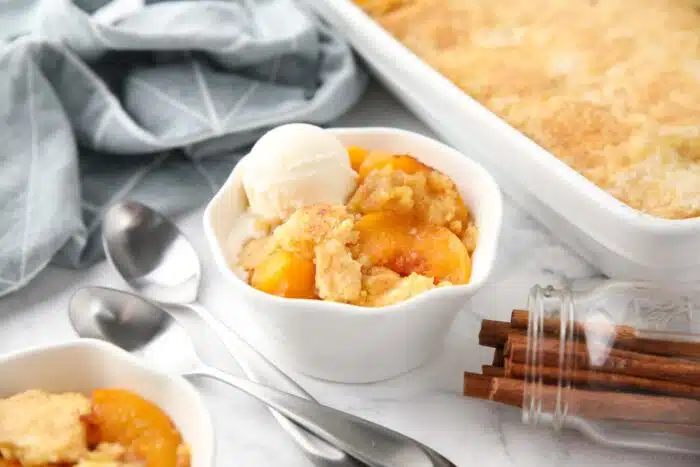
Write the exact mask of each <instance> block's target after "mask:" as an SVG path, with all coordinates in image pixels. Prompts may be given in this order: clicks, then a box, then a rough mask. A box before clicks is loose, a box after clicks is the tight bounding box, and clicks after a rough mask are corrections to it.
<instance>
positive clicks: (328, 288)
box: [314, 239, 362, 303]
mask: <svg viewBox="0 0 700 467" xmlns="http://www.w3.org/2000/svg"><path fill="white" fill-rule="evenodd" d="M314 262H315V264H316V288H317V289H318V296H319V298H321V299H323V300H330V301H334V302H346V303H357V301H358V300H360V297H361V292H362V266H361V265H360V263H359V262H358V261H357V260H355V259H353V257H352V253H351V252H350V249H349V248H348V246H347V245H345V244H343V243H342V242H341V241H339V240H336V239H330V240H326V241H325V242H323V243H321V244H319V245H318V246H317V247H316V256H315V258H314Z"/></svg>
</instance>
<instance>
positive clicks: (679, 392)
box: [482, 360, 700, 422]
mask: <svg viewBox="0 0 700 467" xmlns="http://www.w3.org/2000/svg"><path fill="white" fill-rule="evenodd" d="M490 368H493V367H490ZM532 371H533V370H531V371H530V373H532ZM534 371H535V372H536V374H537V376H541V377H542V380H543V381H544V382H545V383H553V384H557V383H558V382H559V377H560V375H561V372H560V370H559V368H557V367H538V368H537V369H536V370H534ZM482 372H483V373H484V374H485V375H489V376H505V377H509V378H517V379H525V378H526V376H527V374H528V366H527V365H524V364H522V363H514V362H512V361H511V360H507V361H506V362H505V368H503V371H502V374H498V373H497V372H495V371H489V373H487V371H483V370H482ZM566 379H567V380H568V381H570V382H571V383H572V384H573V385H574V386H579V387H581V386H589V387H591V388H593V389H595V388H605V389H625V390H630V391H636V392H639V391H646V392H651V393H657V394H665V395H668V396H677V397H685V398H689V399H700V387H698V386H692V385H689V384H681V383H675V382H671V381H659V380H653V379H649V378H640V377H637V376H629V375H621V374H615V373H603V372H599V371H592V370H577V371H572V372H570V373H569V374H567V375H566ZM699 422H700V421H699Z"/></svg>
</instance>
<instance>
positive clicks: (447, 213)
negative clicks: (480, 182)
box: [348, 167, 468, 235]
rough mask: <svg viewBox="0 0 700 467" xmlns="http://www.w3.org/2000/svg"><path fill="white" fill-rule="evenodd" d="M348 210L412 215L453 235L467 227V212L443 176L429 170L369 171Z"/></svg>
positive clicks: (459, 197) (455, 190) (452, 186)
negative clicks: (408, 172)
mask: <svg viewBox="0 0 700 467" xmlns="http://www.w3.org/2000/svg"><path fill="white" fill-rule="evenodd" d="M348 207H349V208H350V209H351V210H352V211H355V212H359V213H361V214H367V213H370V212H377V211H385V212H395V213H398V214H403V215H411V216H416V217H417V218H418V220H419V221H420V222H424V223H428V224H434V225H441V226H445V227H448V228H449V229H450V230H451V231H453V232H454V233H455V234H457V235H462V234H463V233H464V230H465V229H466V228H467V225H466V224H467V218H468V211H467V209H466V207H465V206H464V202H463V201H462V198H461V196H460V195H459V192H458V191H457V187H456V186H455V184H454V183H453V182H452V180H450V179H449V177H447V176H446V175H444V174H442V173H440V172H437V171H434V170H430V171H420V172H416V173H412V174H407V173H405V172H403V171H400V170H391V169H390V168H389V167H386V168H383V169H380V170H375V171H373V172H371V173H370V174H369V175H368V176H367V177H366V178H365V179H364V180H363V181H362V183H361V184H360V186H359V187H358V188H357V190H356V191H355V193H354V194H353V196H352V198H350V201H349V202H348Z"/></svg>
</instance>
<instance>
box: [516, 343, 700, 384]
mask: <svg viewBox="0 0 700 467" xmlns="http://www.w3.org/2000/svg"><path fill="white" fill-rule="evenodd" d="M560 344H561V341H560V340H559V339H555V338H551V337H544V338H541V339H539V341H538V350H537V351H538V360H539V362H540V364H541V365H543V366H548V367H559V366H560V364H561V361H560V352H559V351H560ZM569 344H570V345H569V347H568V348H567V349H565V352H569V356H570V358H571V359H572V360H573V365H574V367H575V368H577V369H586V370H595V371H601V372H605V373H617V374H621V375H629V376H639V377H642V378H649V379H654V380H666V381H673V382H677V383H684V384H690V385H695V386H700V362H694V361H691V360H681V359H674V358H670V357H662V356H658V355H648V354H643V353H640V352H632V351H629V350H621V349H615V348H608V347H601V348H600V349H596V348H595V346H594V344H591V345H589V344H587V343H584V342H571V343H569ZM527 348H528V340H527V337H525V336H521V335H517V334H510V335H509V336H508V341H507V342H506V346H505V354H506V357H507V359H510V361H511V362H512V363H527V362H526V354H527Z"/></svg>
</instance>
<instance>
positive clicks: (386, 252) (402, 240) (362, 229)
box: [355, 212, 412, 272]
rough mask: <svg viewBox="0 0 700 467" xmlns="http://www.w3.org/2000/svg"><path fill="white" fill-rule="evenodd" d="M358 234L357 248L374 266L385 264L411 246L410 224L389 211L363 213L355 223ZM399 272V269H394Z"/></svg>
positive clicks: (387, 264) (388, 263) (388, 264)
mask: <svg viewBox="0 0 700 467" xmlns="http://www.w3.org/2000/svg"><path fill="white" fill-rule="evenodd" d="M355 230H357V231H358V232H359V234H360V236H359V241H358V243H357V248H358V251H359V254H360V255H363V256H366V257H367V258H368V259H369V260H370V262H371V263H372V264H373V265H375V266H387V267H389V268H390V269H392V270H393V269H394V268H393V267H391V265H390V263H392V262H393V261H394V259H395V258H396V257H399V256H401V255H403V253H404V252H405V251H407V250H409V249H410V248H411V242H412V239H411V235H410V231H411V224H410V222H409V220H408V219H406V218H405V217H403V216H400V215H397V214H393V213H389V212H372V213H369V214H365V215H364V216H362V218H360V220H359V221H357V222H356V223H355ZM396 272H399V271H396Z"/></svg>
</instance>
